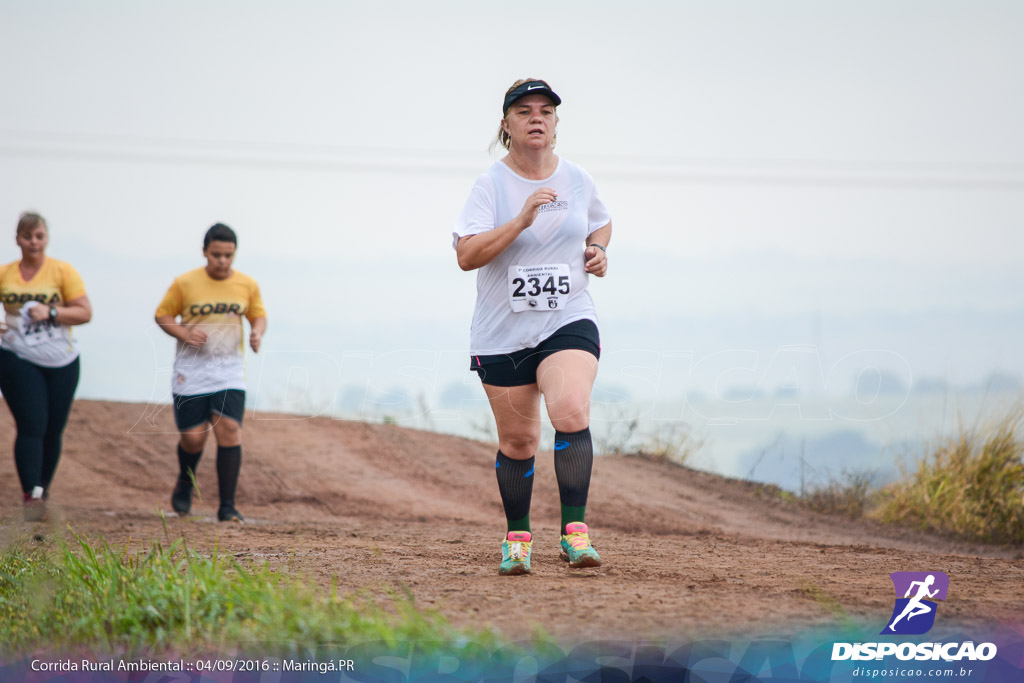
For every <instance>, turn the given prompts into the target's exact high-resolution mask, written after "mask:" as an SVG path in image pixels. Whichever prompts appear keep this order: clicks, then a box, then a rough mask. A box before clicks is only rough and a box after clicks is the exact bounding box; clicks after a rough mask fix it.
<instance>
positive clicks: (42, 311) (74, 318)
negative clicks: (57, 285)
mask: <svg viewBox="0 0 1024 683" xmlns="http://www.w3.org/2000/svg"><path fill="white" fill-rule="evenodd" d="M50 308H55V309H57V317H56V318H54V320H55V321H56V322H58V323H60V324H61V325H84V324H85V323H87V322H89V321H90V320H92V304H91V303H89V297H88V296H86V295H84V294H83V295H82V296H80V297H77V298H75V299H72V300H71V301H66V302H64V304H63V305H60V304H56V305H54V306H52V307H51V306H45V305H43V306H33V307H32V308H31V309H30V310H29V312H28V316H29V318H31V319H32V320H35V321H36V322H39V321H40V320H46V319H47V318H49V317H50Z"/></svg>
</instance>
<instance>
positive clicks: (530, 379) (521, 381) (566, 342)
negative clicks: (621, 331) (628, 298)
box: [469, 320, 601, 387]
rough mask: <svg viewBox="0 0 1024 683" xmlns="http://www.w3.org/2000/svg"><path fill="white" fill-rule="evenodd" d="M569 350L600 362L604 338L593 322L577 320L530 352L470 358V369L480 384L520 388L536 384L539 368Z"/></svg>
mask: <svg viewBox="0 0 1024 683" xmlns="http://www.w3.org/2000/svg"><path fill="white" fill-rule="evenodd" d="M567 349H579V350H581V351H588V352H590V353H592V354H594V357H595V358H598V359H600V358H601V337H600V335H599V334H598V331H597V325H595V324H594V322H593V321H592V320H577V321H576V322H571V323H569V324H568V325H563V326H562V327H559V328H558V329H557V330H555V333H554V334H552V335H551V336H550V337H548V338H547V339H545V340H544V341H542V342H541V343H540V344H537V346H534V347H533V348H530V349H521V350H519V351H513V352H512V353H502V354H498V355H495V356H470V357H469V369H470V370H473V371H474V372H476V373H478V374H479V375H480V381H481V382H483V383H484V384H490V385H492V386H496V387H519V386H523V385H526V384H536V383H537V367H538V366H539V365H540V363H541V361H543V360H544V359H545V358H547V357H548V356H550V355H551V354H553V353H555V352H556V351H565V350H567Z"/></svg>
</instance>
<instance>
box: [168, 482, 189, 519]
mask: <svg viewBox="0 0 1024 683" xmlns="http://www.w3.org/2000/svg"><path fill="white" fill-rule="evenodd" d="M171 507H172V508H174V511H175V512H177V513H178V514H179V515H181V516H182V517H184V516H185V515H187V514H188V513H189V512H191V511H192V478H191V477H190V476H188V475H187V474H179V475H178V483H177V484H175V485H174V493H172V494H171Z"/></svg>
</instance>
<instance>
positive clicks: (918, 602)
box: [882, 572, 949, 636]
mask: <svg viewBox="0 0 1024 683" xmlns="http://www.w3.org/2000/svg"><path fill="white" fill-rule="evenodd" d="M889 578H891V579H892V585H893V588H895V589H896V605H895V607H893V610H892V616H891V617H889V624H888V625H887V626H886V627H885V629H883V630H882V635H886V634H899V635H906V636H916V635H921V634H922V633H927V632H928V631H930V630H931V628H932V626H933V625H934V624H935V608H936V607H937V606H938V603H937V602H935V600H945V599H946V592H947V591H948V590H949V576H948V575H947V574H945V573H944V572H893V573H892V574H889Z"/></svg>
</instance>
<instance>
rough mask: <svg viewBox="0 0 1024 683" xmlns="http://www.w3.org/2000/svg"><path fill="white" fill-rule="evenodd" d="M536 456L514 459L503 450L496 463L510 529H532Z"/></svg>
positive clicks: (495, 466)
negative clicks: (531, 504) (531, 505)
mask: <svg viewBox="0 0 1024 683" xmlns="http://www.w3.org/2000/svg"><path fill="white" fill-rule="evenodd" d="M535 460H536V457H531V458H529V459H528V460H513V459H512V458H510V457H508V456H507V455H505V454H504V453H502V452H501V451H498V459H497V461H495V463H494V471H495V473H496V474H497V475H498V491H499V492H500V493H501V504H502V505H503V506H504V507H505V520H506V522H507V524H508V531H529V530H530V502H531V500H532V499H533V464H534V461H535Z"/></svg>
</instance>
